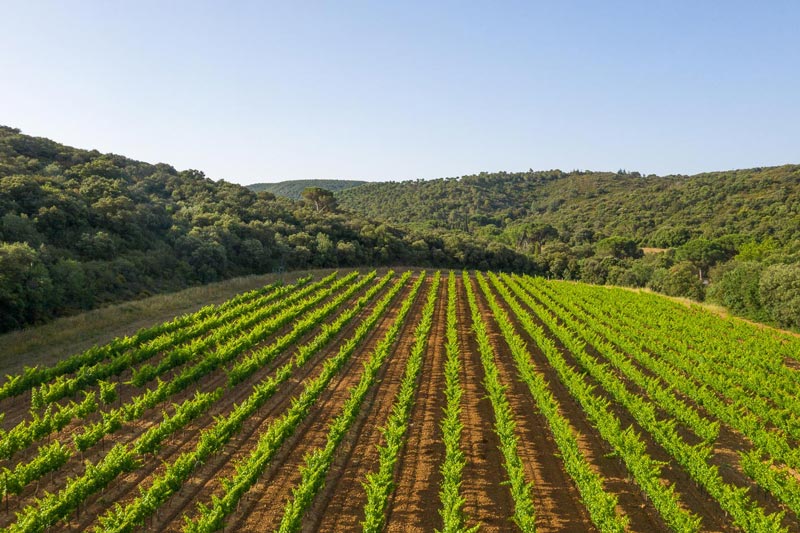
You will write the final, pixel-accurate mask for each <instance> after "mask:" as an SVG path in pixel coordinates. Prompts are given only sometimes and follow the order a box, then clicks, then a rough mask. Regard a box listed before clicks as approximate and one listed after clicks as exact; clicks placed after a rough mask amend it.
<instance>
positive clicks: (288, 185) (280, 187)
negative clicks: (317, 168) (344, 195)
mask: <svg viewBox="0 0 800 533" xmlns="http://www.w3.org/2000/svg"><path fill="white" fill-rule="evenodd" d="M365 183H368V182H366V181H358V180H289V181H279V182H278V183H254V184H252V185H248V186H247V188H248V189H250V190H251V191H253V192H261V191H267V192H271V193H272V194H274V195H275V196H283V197H285V198H291V199H292V200H299V199H300V194H301V193H302V192H303V190H304V189H305V188H306V187H319V188H321V189H327V190H329V191H331V192H339V191H343V190H345V189H352V188H353V187H358V186H359V185H363V184H365Z"/></svg>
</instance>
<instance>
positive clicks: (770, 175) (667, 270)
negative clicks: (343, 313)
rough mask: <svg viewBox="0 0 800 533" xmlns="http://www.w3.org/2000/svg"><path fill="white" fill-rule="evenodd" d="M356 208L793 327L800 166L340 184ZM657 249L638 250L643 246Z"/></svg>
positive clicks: (567, 272) (588, 277) (590, 278)
mask: <svg viewBox="0 0 800 533" xmlns="http://www.w3.org/2000/svg"><path fill="white" fill-rule="evenodd" d="M337 198H338V200H339V202H340V204H341V205H342V206H344V207H346V208H347V209H350V210H352V211H354V212H357V213H359V214H361V215H362V216H369V217H374V218H376V219H380V220H385V221H387V222H390V223H395V224H402V225H405V226H406V227H409V228H414V229H416V230H418V231H425V230H431V229H437V228H438V229H442V228H445V229H448V230H453V231H462V232H464V233H468V234H470V235H477V236H480V237H482V238H485V239H488V240H492V241H495V242H497V243H502V244H505V245H508V246H510V247H512V248H514V249H515V250H516V251H518V252H521V253H525V254H528V255H529V256H530V257H531V258H532V260H533V261H534V262H535V263H536V265H537V266H538V270H539V271H540V272H543V273H544V274H546V275H547V276H551V277H557V278H563V279H574V280H581V281H585V282H588V283H595V284H614V285H627V286H634V287H649V288H651V289H653V290H656V291H659V292H664V293H666V294H669V295H672V296H685V297H690V298H693V299H695V300H703V299H704V298H706V297H708V299H709V300H711V301H713V302H715V303H719V304H722V305H724V306H725V307H727V308H728V309H730V310H731V311H732V312H734V313H737V314H740V315H744V316H747V317H750V318H753V319H755V320H759V321H767V322H771V323H775V324H779V325H781V326H784V327H792V328H800V289H798V287H800V166H798V165H785V166H780V167H770V168H754V169H746V170H733V171H726V172H711V173H705V174H698V175H694V176H663V177H660V176H654V175H651V176H641V175H640V174H638V173H635V172H634V173H628V172H623V171H620V172H617V173H608V172H605V173H603V172H569V173H565V172H561V171H559V170H554V171H547V172H533V171H531V172H523V173H507V172H501V173H496V174H487V173H482V174H479V175H471V176H464V177H461V178H447V179H437V180H431V181H406V182H399V183H398V182H389V183H368V184H365V185H362V186H361V187H358V188H355V189H350V190H346V191H341V192H339V193H338V194H337ZM644 247H646V248H650V249H653V248H655V249H663V250H665V251H664V252H663V253H658V254H649V255H645V256H644V257H642V251H641V248H644Z"/></svg>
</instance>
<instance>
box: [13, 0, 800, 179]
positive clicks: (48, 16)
mask: <svg viewBox="0 0 800 533" xmlns="http://www.w3.org/2000/svg"><path fill="white" fill-rule="evenodd" d="M798 28H800V2H796V1H785V2H778V1H774V2H770V1H764V2H754V1H749V2H736V1H730V2H719V1H699V0H695V1H685V2H684V1H653V2H651V1H641V0H639V1H629V2H613V1H606V2H597V1H585V2H567V1H565V2H557V1H551V2H499V1H498V2H464V1H453V2H434V1H430V2H428V1H426V2H410V1H406V2H384V1H374V2H350V1H337V2H293V1H281V2H221V1H220V2H215V3H210V2H209V3H206V2H200V1H186V2H177V1H140V0H137V1H103V2H100V1H98V2H90V1H83V2H52V3H49V2H38V1H33V0H30V1H25V0H16V1H11V2H4V6H3V8H2V14H1V15H0V73H2V80H1V81H0V124H6V125H9V126H15V127H18V128H21V129H22V130H23V131H24V132H25V133H29V134H32V135H39V136H45V137H49V138H52V139H54V140H57V141H60V142H63V143H66V144H70V145H73V146H78V147H81V148H97V149H98V150H101V151H103V152H115V153H120V154H124V155H127V156H130V157H134V158H136V159H142V160H145V161H150V162H159V161H161V162H166V163H170V164H172V165H174V166H176V167H177V168H179V169H185V168H197V169H200V170H203V171H204V172H206V174H207V175H208V176H210V177H212V178H214V179H222V178H224V179H227V180H229V181H235V182H239V183H253V182H256V181H277V180H280V179H300V178H361V179H371V180H376V179H411V178H435V177H444V176H458V175H463V174H470V173H475V172H480V171H484V170H485V171H496V170H527V169H528V168H533V169H535V170H539V169H550V168H561V169H563V170H572V169H595V170H617V169H620V168H625V169H628V170H638V171H640V172H643V173H657V174H666V173H695V172H700V171H707V170H723V169H730V168H742V167H754V166H766V165H776V164H783V163H800V30H798Z"/></svg>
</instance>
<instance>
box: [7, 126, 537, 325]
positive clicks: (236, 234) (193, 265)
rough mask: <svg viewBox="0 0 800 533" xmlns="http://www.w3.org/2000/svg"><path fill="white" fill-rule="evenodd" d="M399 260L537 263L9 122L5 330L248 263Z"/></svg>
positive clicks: (486, 245)
mask: <svg viewBox="0 0 800 533" xmlns="http://www.w3.org/2000/svg"><path fill="white" fill-rule="evenodd" d="M387 264H391V265H403V264H415V265H436V266H444V267H456V268H460V267H462V266H467V267H476V268H497V269H515V270H525V271H533V264H532V262H530V261H529V260H528V258H527V257H526V256H525V255H524V254H521V253H517V252H514V251H513V250H512V249H511V248H509V247H507V246H503V245H500V244H497V243H490V242H488V241H484V240H480V239H476V238H474V237H472V236H469V235H455V234H453V233H452V232H441V231H440V232H434V231H425V232H424V233H421V232H416V231H411V230H408V229H402V228H398V227H396V226H393V225H390V224H385V223H381V222H374V221H372V220H370V219H368V218H363V217H358V216H354V215H352V214H350V213H345V212H341V211H339V210H338V209H336V207H335V205H333V206H331V205H327V206H326V207H325V209H320V208H318V207H315V206H314V205H307V204H306V203H303V202H296V201H292V200H289V199H286V198H278V197H276V196H275V195H273V194H270V193H267V192H261V193H255V192H253V191H251V190H250V189H248V188H246V187H243V186H240V185H236V184H233V183H227V182H225V181H218V182H214V181H212V180H210V179H208V178H206V177H205V176H204V175H203V173H202V172H200V171H197V170H184V171H180V172H179V171H177V170H176V169H175V168H173V167H171V166H170V165H167V164H163V163H159V164H155V165H154V164H149V163H144V162H141V161H135V160H132V159H129V158H126V157H123V156H119V155H114V154H101V153H100V152H97V151H94V150H92V151H90V150H80V149H76V148H70V147H68V146H64V145H61V144H58V143H56V142H53V141H51V140H49V139H44V138H39V137H31V136H28V135H24V134H22V133H20V132H19V130H17V129H14V128H9V127H0V331H4V330H8V329H13V328H17V327H20V326H24V325H26V324H32V323H37V322H42V321H44V320H47V319H49V318H51V317H53V316H57V315H62V314H68V313H71V312H74V311H77V310H80V309H89V308H92V307H96V306H98V305H100V304H103V303H106V302H112V301H120V300H126V299H132V298H137V297H140V296H145V295H147V294H151V293H154V292H163V291H170V290H175V289H178V288H182V287H185V286H187V285H192V284H200V283H207V282H210V281H216V280H221V279H226V278H230V277H233V276H239V275H244V274H257V273H265V272H272V271H275V270H281V269H297V268H307V267H337V266H356V265H387Z"/></svg>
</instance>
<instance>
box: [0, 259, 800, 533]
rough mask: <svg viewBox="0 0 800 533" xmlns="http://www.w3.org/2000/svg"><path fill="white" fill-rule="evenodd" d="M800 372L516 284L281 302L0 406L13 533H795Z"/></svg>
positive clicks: (204, 317) (645, 311)
mask: <svg viewBox="0 0 800 533" xmlns="http://www.w3.org/2000/svg"><path fill="white" fill-rule="evenodd" d="M798 354H800V340H798V339H797V338H794V337H789V336H784V335H782V334H780V333H778V332H774V331H771V330H762V329H759V328H758V327H756V326H752V325H750V324H746V323H743V322H740V321H736V320H725V319H722V318H719V317H717V316H714V315H712V314H710V313H708V312H706V311H703V310H702V309H699V308H686V307H684V306H682V305H680V304H676V303H673V302H671V301H669V300H666V299H664V298H661V297H658V296H655V295H649V294H636V293H633V292H630V291H625V290H615V289H608V288H602V287H592V286H587V285H581V284H574V283H567V282H548V281H544V280H541V279H534V278H528V277H522V276H516V275H505V274H503V275H495V274H491V273H489V274H485V273H484V274H481V273H475V274H470V275H461V274H455V273H448V272H445V273H439V272H435V273H431V272H427V273H425V272H416V273H413V272H406V273H404V274H402V275H398V274H395V273H393V272H389V273H388V274H386V275H383V276H379V275H378V274H377V273H376V272H371V273H365V274H359V273H357V272H354V273H351V274H347V275H337V274H332V275H330V276H327V277H324V278H321V279H312V278H311V277H307V278H302V279H300V280H299V281H297V282H296V283H294V284H291V285H286V286H283V285H280V284H274V285H268V286H265V287H263V288H262V289H259V290H255V291H251V292H247V293H243V294H241V295H239V296H237V297H236V298H234V299H232V300H230V301H228V302H226V303H223V304H221V305H216V306H208V307H205V308H203V309H201V310H199V311H198V312H196V313H193V314H190V315H185V316H181V317H178V318H176V319H174V320H172V321H171V322H167V323H164V324H162V325H159V326H157V327H154V328H149V329H145V330H141V331H139V332H138V333H137V334H135V335H133V336H131V337H126V338H121V339H117V340H115V341H113V342H112V343H110V344H108V345H105V346H101V347H97V348H92V349H90V350H88V351H86V352H84V353H81V354H77V355H75V356H73V357H71V358H69V359H65V360H63V361H62V362H60V363H59V364H57V365H56V366H53V367H48V368H35V369H28V370H26V372H24V373H23V374H20V375H17V376H13V377H9V378H8V379H7V380H6V381H5V382H4V383H2V384H0V412H2V420H0V427H1V428H2V431H0V466H2V468H3V473H2V475H0V495H2V502H0V503H1V505H2V507H0V527H2V528H5V529H6V530H8V531H43V530H45V529H47V530H48V531H62V530H64V531H87V530H89V531H92V530H94V531H143V530H144V531H188V532H195V531H216V530H228V531H271V530H279V531H301V530H302V531H329V532H333V531H355V530H362V529H363V530H368V531H384V530H386V531H392V532H400V531H433V530H435V529H436V530H442V531H451V532H455V531H465V530H468V529H470V528H473V527H475V526H477V527H479V529H480V530H481V531H515V530H523V531H543V532H545V531H547V532H550V531H574V532H583V531H641V532H658V531H679V532H687V531H725V532H728V531H759V532H760V531H800V449H799V448H798V443H800V422H799V421H800V394H799V393H800V361H798V359H797V358H798Z"/></svg>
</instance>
